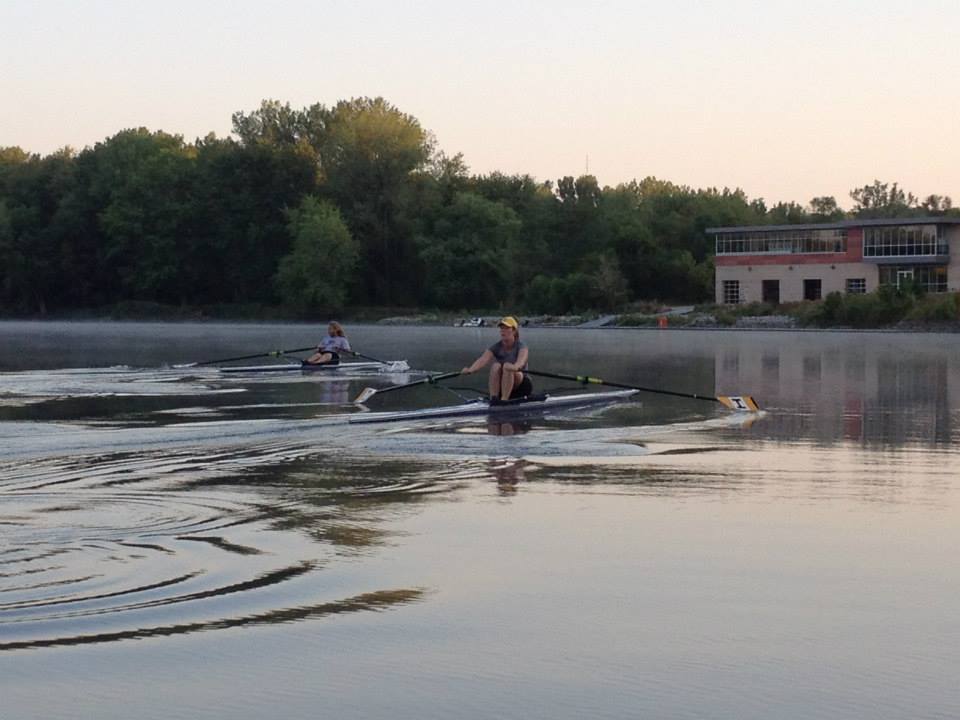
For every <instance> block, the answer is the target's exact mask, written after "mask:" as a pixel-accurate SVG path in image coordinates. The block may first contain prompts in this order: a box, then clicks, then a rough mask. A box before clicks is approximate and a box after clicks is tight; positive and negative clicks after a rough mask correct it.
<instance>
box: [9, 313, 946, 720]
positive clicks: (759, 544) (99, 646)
mask: <svg viewBox="0 0 960 720" xmlns="http://www.w3.org/2000/svg"><path fill="white" fill-rule="evenodd" d="M348 329H349V330H350V331H351V332H350V335H351V340H352V341H353V343H354V345H355V346H356V347H357V348H358V349H361V350H362V351H363V352H365V353H367V354H370V355H372V356H374V357H381V358H384V359H401V358H402V359H406V360H408V361H409V363H410V365H411V366H412V367H414V368H421V369H428V370H433V371H444V370H449V369H455V368H459V367H461V366H463V365H464V364H467V363H468V362H469V361H470V360H472V359H473V357H475V356H476V355H477V354H478V353H479V351H480V349H482V348H483V347H484V346H485V345H486V344H489V343H490V342H492V341H493V340H494V339H495V331H491V330H490V329H467V328H456V329H455V328H382V327H373V326H368V327H354V328H348ZM321 330H322V328H320V327H311V326H305V325H294V324H291V325H278V324H273V325H236V324H234V325H231V324H222V325H210V324H202V325H201V324H196V325H189V324H181V325H166V324H136V323H129V324H126V323H125V324H101V323H75V324H66V323H64V324H61V323H46V324H38V323H0V370H2V371H3V372H2V373H0V532H2V538H3V542H2V544H0V698H2V708H3V711H2V716H3V717H4V718H5V719H6V718H35V717H44V718H61V717H62V718H68V717H69V718H74V717H78V716H89V717H97V718H128V717H141V718H181V717H182V718H215V717H216V718H219V717H227V716H229V717H235V718H260V717H265V716H280V717H289V718H306V717H311V718H313V717H321V716H333V717H338V718H371V717H390V718H414V717H415V718H447V717H452V716H457V717H466V718H488V717H503V718H531V717H532V718H580V717H599V718H623V717H656V718H702V717H711V718H770V717H777V718H818V717H822V718H902V717H911V718H954V717H957V716H960V691H958V690H957V682H956V678H957V677H958V675H960V649H958V647H960V644H958V642H957V641H958V639H960V638H958V631H960V606H958V605H957V603H956V600H955V598H956V594H957V590H958V589H960V583H958V580H960V571H958V570H957V567H956V562H955V559H954V555H955V550H954V548H956V547H957V545H958V542H960V530H958V528H960V524H958V522H957V519H958V509H960V487H958V481H957V469H958V467H960V464H958V451H957V447H958V444H957V440H958V437H960V372H958V362H960V360H958V357H960V356H958V349H960V341H958V339H956V338H955V337H953V336H940V335H922V334H918V335H910V334H893V333H850V334H847V333H801V332H797V333H790V332H769V333H767V332H752V333H751V332H709V331H702V332H699V331H689V332H688V331H657V330H624V331H619V330H552V329H537V330H529V331H525V333H524V337H525V339H526V340H528V341H529V343H530V344H531V346H532V353H533V354H532V358H533V364H534V366H535V367H536V366H538V367H539V368H540V369H546V370H550V371H554V372H560V373H575V374H576V373H583V372H589V373H591V374H594V375H601V376H603V377H606V378H608V379H612V380H616V381H621V382H626V383H636V384H641V385H645V386H654V387H661V388H665V389H671V390H678V391H681V392H689V393H703V392H706V393H707V394H711V395H712V394H719V393H722V394H752V395H753V396H755V397H756V398H757V399H758V401H759V402H760V403H761V406H762V407H763V408H764V412H763V413H761V414H760V415H759V416H744V415H735V414H732V413H729V412H727V411H725V410H724V409H723V408H722V407H720V406H719V405H718V404H717V403H712V402H705V401H695V400H687V399H683V398H675V397H668V396H662V395H654V394H644V395H643V396H642V398H641V402H629V403H623V404H619V405H617V406H614V407H609V408H605V409H599V410H598V409H593V410H590V411H588V412H584V411H569V412H563V413H559V414H556V415H552V416H549V417H534V418H527V419H525V420H524V421H522V422H518V423H487V422H485V421H483V420H478V419H468V420H460V421H455V422H450V421H427V422H420V423H403V424H399V425H391V426H389V427H377V426H358V425H348V424H346V423H345V422H344V420H345V417H346V415H347V414H348V413H352V412H357V410H356V408H354V407H353V406H352V405H351V404H350V403H349V400H350V399H351V398H352V397H354V396H355V395H356V394H357V393H358V392H359V391H360V390H361V389H362V388H363V387H366V386H373V387H386V386H387V385H389V384H392V383H399V382H405V381H409V380H411V379H416V378H417V377H418V376H417V375H416V374H407V375H402V376H401V375H379V374H376V373H367V374H363V375H352V376H348V377H342V376H307V377H304V376H300V375H294V376H281V377H276V376H273V377H271V376H265V377H256V376H240V377H233V376H222V375H221V374H220V373H218V372H217V371H216V370H214V369H210V368H204V367H191V368H183V367H176V366H177V365H181V364H184V363H187V362H190V361H198V360H207V359H214V358H220V357H230V356H234V355H243V354H252V353H256V352H265V351H269V350H274V349H278V348H296V347H303V346H306V345H309V344H310V343H311V342H312V341H313V339H314V338H315V334H316V333H317V332H319V331H321ZM451 384H452V385H454V386H455V387H460V388H462V387H464V386H466V385H471V384H472V385H474V386H475V387H478V388H479V387H482V385H483V379H482V378H471V379H470V380H469V382H463V381H456V382H453V383H451ZM561 384H562V383H554V382H553V381H546V380H542V379H541V380H538V381H537V385H538V390H543V389H549V388H551V387H553V386H555V385H561ZM458 392H459V393H460V394H461V395H465V396H466V395H469V392H468V391H467V390H465V389H460V390H458ZM457 401H458V399H457V397H456V396H454V395H453V394H452V393H449V392H446V391H443V390H439V389H437V388H434V387H430V386H427V387H420V388H413V389H410V390H406V391H400V392H395V393H389V394H383V395H378V396H376V397H375V399H374V400H372V401H371V402H370V405H371V409H377V410H379V409H398V408H401V407H411V406H419V407H424V406H428V405H434V404H439V403H451V402H457Z"/></svg>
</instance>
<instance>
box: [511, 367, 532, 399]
mask: <svg viewBox="0 0 960 720" xmlns="http://www.w3.org/2000/svg"><path fill="white" fill-rule="evenodd" d="M527 395H533V383H532V382H530V376H529V375H527V374H526V373H524V374H523V380H521V381H520V384H519V385H517V386H516V387H515V388H514V389H513V392H512V393H510V399H511V400H516V399H517V398H522V397H526V396H527Z"/></svg>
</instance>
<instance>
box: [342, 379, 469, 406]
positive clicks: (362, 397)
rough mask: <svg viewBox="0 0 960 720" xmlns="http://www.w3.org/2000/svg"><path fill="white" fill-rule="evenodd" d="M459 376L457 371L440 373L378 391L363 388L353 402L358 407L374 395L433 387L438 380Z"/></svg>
mask: <svg viewBox="0 0 960 720" xmlns="http://www.w3.org/2000/svg"><path fill="white" fill-rule="evenodd" d="M459 374H460V372H459V371H457V372H448V373H440V374H439V375H428V376H427V377H425V378H423V379H422V380H414V381H413V382H408V383H405V384H404V385H391V386H390V387H385V388H381V389H379V390H378V389H377V388H372V387H368V388H364V389H363V390H361V391H360V394H359V395H357V398H356V400H354V402H355V403H357V404H358V405H359V404H362V403H365V402H366V401H367V400H369V399H370V398H372V397H373V396H374V395H376V394H378V393H381V394H382V393H388V392H393V391H394V390H403V389H404V388H408V387H413V386H414V385H433V384H434V383H437V382H439V381H440V380H446V379H447V378H452V377H457V375H459Z"/></svg>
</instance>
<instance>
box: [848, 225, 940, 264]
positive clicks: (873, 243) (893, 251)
mask: <svg viewBox="0 0 960 720" xmlns="http://www.w3.org/2000/svg"><path fill="white" fill-rule="evenodd" d="M949 254H950V249H949V245H948V244H947V241H946V237H945V235H944V233H943V232H941V231H940V228H938V227H937V226H936V225H896V226H886V227H868V228H864V230H863V256H864V257H899V256H916V255H949Z"/></svg>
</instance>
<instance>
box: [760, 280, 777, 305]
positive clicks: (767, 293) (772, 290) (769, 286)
mask: <svg viewBox="0 0 960 720" xmlns="http://www.w3.org/2000/svg"><path fill="white" fill-rule="evenodd" d="M763 301H764V302H765V303H770V304H771V305H779V304H780V281H779V280H764V281H763Z"/></svg>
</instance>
